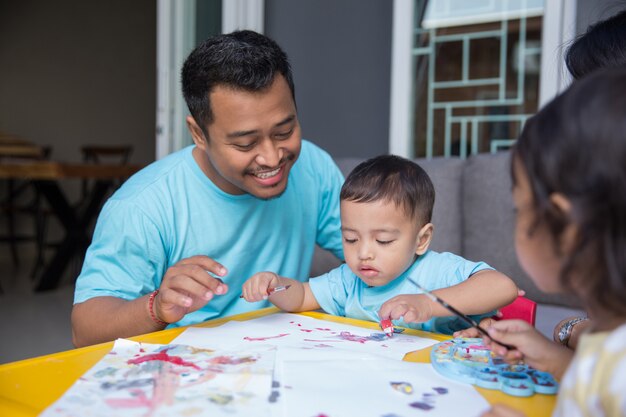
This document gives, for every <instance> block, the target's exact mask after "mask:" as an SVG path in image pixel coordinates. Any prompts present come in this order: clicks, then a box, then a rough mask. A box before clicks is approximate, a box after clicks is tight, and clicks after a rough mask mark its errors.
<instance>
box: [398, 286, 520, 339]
mask: <svg viewBox="0 0 626 417" xmlns="http://www.w3.org/2000/svg"><path fill="white" fill-rule="evenodd" d="M407 279H408V280H409V281H411V282H412V283H413V285H415V286H416V287H417V288H418V289H420V290H421V291H422V292H423V293H424V295H425V296H427V297H428V298H430V299H431V300H433V301H435V302H437V303H439V304H441V305H442V306H443V307H445V308H446V309H447V310H448V311H450V312H451V313H453V314H454V315H455V316H457V317H458V318H460V319H461V320H463V321H464V322H465V323H467V324H469V325H470V327H474V328H475V329H476V330H478V331H479V332H480V333H482V334H483V335H485V336H487V337H488V338H489V339H491V340H492V341H493V342H495V343H497V344H499V345H501V346H504V347H505V348H507V349H509V350H514V349H515V347H514V346H511V345H507V344H506V343H502V342H498V341H497V340H495V339H494V338H493V337H491V336H489V333H487V330H485V329H483V328H482V327H480V325H479V324H478V323H477V322H476V320H474V319H473V318H471V317H470V316H468V315H466V314H464V313H461V312H460V311H459V310H457V309H456V308H454V307H452V306H451V305H450V304H448V303H446V302H445V301H443V300H442V299H441V298H439V297H437V296H436V295H435V294H433V293H432V292H430V291H428V290H427V289H426V288H424V287H422V286H421V285H420V284H418V283H417V282H415V280H413V279H412V278H407Z"/></svg>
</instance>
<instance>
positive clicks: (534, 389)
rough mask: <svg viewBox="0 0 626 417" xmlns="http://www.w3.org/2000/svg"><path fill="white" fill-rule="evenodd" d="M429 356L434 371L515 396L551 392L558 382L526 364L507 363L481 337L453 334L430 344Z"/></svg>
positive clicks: (556, 388)
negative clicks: (450, 337)
mask: <svg viewBox="0 0 626 417" xmlns="http://www.w3.org/2000/svg"><path fill="white" fill-rule="evenodd" d="M430 360H431V363H432V365H433V367H434V368H435V370H437V372H439V373H440V374H442V375H444V376H446V377H448V378H451V379H454V380H457V381H461V382H466V383H468V384H473V385H476V386H478V387H481V388H486V389H493V390H500V391H502V392H504V393H506V394H509V395H514V396H516V397H529V396H531V395H533V394H535V393H537V394H548V395H555V394H556V393H557V391H558V383H557V382H556V380H555V379H554V377H553V376H552V375H550V374H549V373H547V372H541V371H537V370H536V369H533V368H531V367H530V366H528V365H525V364H521V365H509V364H507V363H506V362H504V361H503V360H502V359H501V358H498V357H496V356H495V355H494V354H493V353H492V352H491V350H489V348H487V347H486V346H484V345H483V344H482V339H478V338H472V339H466V338H456V339H452V340H448V341H445V342H441V343H438V344H436V345H434V346H433V348H432V350H431V352H430Z"/></svg>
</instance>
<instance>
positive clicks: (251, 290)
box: [241, 272, 280, 303]
mask: <svg viewBox="0 0 626 417" xmlns="http://www.w3.org/2000/svg"><path fill="white" fill-rule="evenodd" d="M278 285H280V281H279V279H278V275H276V274H275V273H273V272H258V273H256V274H254V275H252V277H250V278H249V279H248V280H247V281H246V282H244V284H243V286H242V287H241V295H243V298H245V300H246V301H248V302H250V303H254V302H257V301H261V300H267V298H268V292H269V289H270V288H274V287H277V286H278Z"/></svg>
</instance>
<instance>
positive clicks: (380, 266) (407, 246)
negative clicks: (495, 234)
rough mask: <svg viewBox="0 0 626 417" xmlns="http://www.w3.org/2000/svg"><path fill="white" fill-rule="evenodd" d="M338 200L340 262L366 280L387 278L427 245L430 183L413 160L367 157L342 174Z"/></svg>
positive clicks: (398, 272) (432, 198)
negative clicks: (344, 174) (339, 205)
mask: <svg viewBox="0 0 626 417" xmlns="http://www.w3.org/2000/svg"><path fill="white" fill-rule="evenodd" d="M340 200H341V227H342V234H343V248H344V255H345V258H346V263H347V264H348V266H349V267H350V269H351V270H352V271H353V272H354V273H355V274H356V275H358V276H359V277H360V278H361V279H362V280H363V281H364V282H365V283H367V284H368V285H371V286H382V285H385V284H387V283H389V282H390V281H392V280H394V279H395V278H397V277H398V276H400V275H401V274H402V273H403V272H404V271H405V270H406V269H407V268H408V267H409V266H411V264H412V263H413V261H414V260H415V257H416V255H421V254H423V253H424V252H426V250H427V249H428V245H429V244H430V240H431V237H432V230H433V226H432V224H431V223H430V218H431V215H432V210H433V205H434V203H435V188H434V187H433V184H432V182H431V180H430V177H429V176H428V174H426V172H425V171H424V170H423V169H422V168H421V167H420V166H419V165H417V164H416V163H414V162H412V161H410V160H408V159H404V158H401V157H398V156H393V155H383V156H378V157H376V158H372V159H369V160H367V161H365V162H363V163H361V164H359V165H358V166H357V167H356V168H355V169H354V170H353V171H352V172H351V173H350V175H348V178H346V182H345V183H344V185H343V187H342V188H341V196H340Z"/></svg>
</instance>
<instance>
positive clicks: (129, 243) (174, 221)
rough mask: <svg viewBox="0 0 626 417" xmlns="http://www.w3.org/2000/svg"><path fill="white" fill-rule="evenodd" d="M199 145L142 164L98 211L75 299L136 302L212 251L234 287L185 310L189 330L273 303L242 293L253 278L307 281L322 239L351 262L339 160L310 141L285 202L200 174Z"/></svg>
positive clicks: (304, 145)
mask: <svg viewBox="0 0 626 417" xmlns="http://www.w3.org/2000/svg"><path fill="white" fill-rule="evenodd" d="M192 150H193V146H190V147H187V148H185V149H183V150H181V151H178V152H176V153H173V154H172V155H169V156H168V157H166V158H164V159H162V160H160V161H157V162H154V163H153V164H151V165H150V166H148V167H146V168H145V169H143V170H141V171H140V172H138V173H137V174H135V175H134V176H133V177H131V178H130V179H129V180H128V181H126V182H125V183H124V185H123V186H122V187H121V188H120V189H119V190H118V191H117V192H116V193H115V194H114V195H113V196H112V197H111V198H110V199H109V200H108V201H107V203H106V204H105V206H104V207H103V209H102V212H101V213H100V216H99V218H98V222H97V224H96V229H95V232H94V236H93V240H92V243H91V246H90V247H89V249H88V251H87V254H86V257H85V263H84V265H83V270H82V272H81V274H80V276H79V277H78V280H77V282H76V292H75V295H74V303H81V302H83V301H86V300H88V299H90V298H93V297H99V296H113V297H118V298H122V299H126V300H132V299H135V298H138V297H140V296H142V295H145V294H147V293H149V292H151V291H153V290H155V289H156V288H158V287H159V285H160V283H161V279H162V278H163V276H164V275H165V272H166V270H167V269H168V268H169V267H171V266H172V265H174V264H176V263H177V262H178V261H180V260H181V259H184V258H188V257H191V256H195V255H206V256H208V257H210V258H213V259H215V260H216V261H218V262H220V263H221V264H222V265H224V266H225V267H226V268H227V269H228V274H227V275H226V277H224V278H223V280H224V282H225V283H226V284H228V286H229V291H228V293H227V294H225V295H219V296H215V297H214V298H213V299H212V300H211V301H209V303H208V304H207V305H206V306H205V307H203V308H202V309H200V310H198V311H196V312H193V313H190V314H188V315H186V316H185V317H184V318H183V319H182V320H181V321H179V322H177V323H175V325H179V326H183V325H188V324H193V323H198V322H201V321H205V320H209V319H212V318H216V317H221V316H228V315H232V314H237V313H243V312H246V311H251V310H256V309H259V308H263V307H267V306H269V305H270V304H269V302H267V301H264V302H259V303H248V302H247V301H245V300H244V299H240V298H239V295H240V294H241V285H242V284H243V283H244V282H245V281H246V280H247V279H248V278H250V277H251V276H252V275H253V274H255V273H257V272H260V271H273V272H276V273H278V274H280V275H282V276H288V277H293V278H296V279H299V280H301V281H305V280H306V279H307V278H308V275H309V269H310V266H311V259H312V256H313V250H314V246H315V244H316V243H317V244H319V245H320V246H321V247H323V248H326V249H328V250H330V251H332V252H333V253H334V254H335V255H337V256H338V257H339V258H341V259H343V249H342V246H341V231H340V217H339V192H340V190H341V185H342V184H343V176H342V174H341V172H340V171H339V168H338V167H337V165H336V164H335V163H334V162H333V160H332V159H331V157H330V156H329V155H328V154H327V153H326V152H324V151H323V150H321V149H320V148H318V147H317V146H315V145H314V144H312V143H310V142H307V141H304V140H303V141H302V150H301V153H300V157H299V158H298V160H297V161H296V163H295V164H294V166H293V168H292V169H291V171H290V173H289V179H288V184H287V189H286V190H285V192H284V193H283V194H282V195H281V196H280V197H277V198H274V199H271V200H262V199H259V198H256V197H254V196H252V195H250V194H244V195H231V194H227V193H225V192H223V191H222V190H220V189H219V188H218V187H217V186H215V184H213V182H212V181H211V180H209V179H208V178H207V177H206V175H205V174H204V173H203V172H202V171H201V170H200V168H199V167H198V165H197V163H196V162H195V160H194V159H193V156H192Z"/></svg>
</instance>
